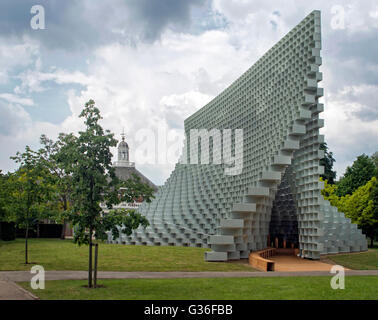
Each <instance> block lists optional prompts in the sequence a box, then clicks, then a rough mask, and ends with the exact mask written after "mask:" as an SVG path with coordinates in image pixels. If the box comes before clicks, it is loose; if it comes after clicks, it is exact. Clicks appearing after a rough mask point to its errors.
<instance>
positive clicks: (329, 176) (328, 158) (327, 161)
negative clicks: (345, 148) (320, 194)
mask: <svg viewBox="0 0 378 320" xmlns="http://www.w3.org/2000/svg"><path fill="white" fill-rule="evenodd" d="M320 150H323V151H324V158H323V159H320V165H321V166H324V174H322V175H321V177H322V178H323V179H324V180H327V181H328V183H330V184H335V182H336V171H333V170H332V168H333V164H334V163H335V162H336V160H335V159H334V158H333V152H328V146H327V143H325V142H324V143H322V144H320Z"/></svg>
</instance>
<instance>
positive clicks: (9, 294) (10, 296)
mask: <svg viewBox="0 0 378 320" xmlns="http://www.w3.org/2000/svg"><path fill="white" fill-rule="evenodd" d="M35 299H38V298H37V297H36V296H34V295H33V294H31V293H30V292H28V291H26V290H25V289H23V288H21V287H20V286H18V285H17V284H15V283H14V282H12V281H2V280H0V300H35Z"/></svg>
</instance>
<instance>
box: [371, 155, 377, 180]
mask: <svg viewBox="0 0 378 320" xmlns="http://www.w3.org/2000/svg"><path fill="white" fill-rule="evenodd" d="M371 160H373V162H374V165H375V173H374V176H375V177H377V178H378V151H377V152H375V153H374V154H373V155H372V156H371Z"/></svg>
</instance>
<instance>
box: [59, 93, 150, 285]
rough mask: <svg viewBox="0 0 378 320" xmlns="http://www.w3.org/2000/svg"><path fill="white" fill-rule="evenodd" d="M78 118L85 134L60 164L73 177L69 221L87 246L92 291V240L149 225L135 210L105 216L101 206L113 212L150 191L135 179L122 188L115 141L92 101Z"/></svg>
mask: <svg viewBox="0 0 378 320" xmlns="http://www.w3.org/2000/svg"><path fill="white" fill-rule="evenodd" d="M80 117H81V118H84V123H85V131H81V132H79V135H78V137H77V138H76V139H74V140H72V144H73V146H74V147H70V148H69V151H68V152H66V153H65V154H64V156H62V157H60V158H59V159H60V160H59V161H62V162H64V163H65V164H66V168H67V173H69V174H70V175H71V176H72V194H71V198H72V204H73V205H72V209H71V213H70V215H69V219H70V221H71V222H72V224H73V225H74V230H75V232H74V241H75V242H76V243H78V244H79V245H81V244H88V245H89V261H88V287H90V288H91V287H92V286H93V284H92V242H93V237H94V238H95V239H98V240H106V239H107V231H111V232H112V234H113V237H118V236H119V232H125V233H127V234H130V233H131V231H132V230H133V229H136V228H138V227H139V226H140V225H142V226H144V227H146V226H147V225H148V221H147V219H146V218H145V217H143V216H142V215H140V214H139V213H137V212H136V211H134V210H114V211H110V212H109V213H108V214H104V212H103V208H102V206H101V205H105V206H106V207H107V208H108V209H112V207H113V205H114V204H118V203H120V202H121V201H124V200H126V199H129V200H131V199H133V200H135V199H136V198H138V197H143V199H144V200H146V201H151V200H150V199H151V197H152V192H153V189H152V188H149V187H147V186H141V185H140V182H139V183H138V182H137V181H135V179H134V180H132V181H131V182H130V181H129V182H128V183H126V184H124V185H123V188H121V187H122V184H121V183H120V181H119V180H118V179H117V177H116V175H115V170H114V168H113V166H112V162H111V159H112V154H111V152H110V147H115V146H116V144H117V140H115V139H114V137H113V134H112V133H110V131H109V130H106V131H104V130H103V128H102V127H101V125H100V123H99V121H100V120H101V115H100V111H99V109H98V108H96V107H95V102H94V101H93V100H90V101H88V102H87V103H86V104H85V107H84V109H83V111H82V112H81V114H80Z"/></svg>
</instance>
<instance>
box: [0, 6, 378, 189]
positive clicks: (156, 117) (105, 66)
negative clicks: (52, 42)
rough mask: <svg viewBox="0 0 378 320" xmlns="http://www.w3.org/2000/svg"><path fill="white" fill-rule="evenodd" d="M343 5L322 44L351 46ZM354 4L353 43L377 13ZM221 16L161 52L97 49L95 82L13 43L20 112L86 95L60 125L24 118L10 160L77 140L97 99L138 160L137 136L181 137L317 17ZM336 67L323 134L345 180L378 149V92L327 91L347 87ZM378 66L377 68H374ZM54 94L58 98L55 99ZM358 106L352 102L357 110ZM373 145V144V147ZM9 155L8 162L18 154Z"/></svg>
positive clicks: (72, 102)
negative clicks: (337, 26)
mask: <svg viewBox="0 0 378 320" xmlns="http://www.w3.org/2000/svg"><path fill="white" fill-rule="evenodd" d="M335 3H336V2H332V1H325V0H322V1H319V3H318V5H319V8H320V9H322V10H323V38H325V41H323V43H326V44H327V35H330V34H331V35H334V34H336V35H339V36H340V37H343V36H345V34H346V33H345V32H341V31H335V30H332V29H331V27H330V19H331V17H332V14H331V10H330V9H331V6H332V5H333V4H335ZM350 3H351V5H352V7H351V8H352V9H353V10H349V7H346V9H347V17H346V23H347V24H346V25H347V27H348V28H350V31H348V34H349V36H353V32H352V31H353V30H355V31H356V30H357V31H361V30H362V29H363V32H368V30H367V29H364V26H362V25H361V21H365V19H366V17H367V16H368V14H369V12H371V8H376V7H375V6H373V5H372V3H373V2H371V1H366V2H364V3H362V2H361V1H356V0H351V1H350ZM213 9H214V10H216V11H217V13H219V14H220V15H222V16H224V17H226V19H227V22H228V25H227V27H225V28H223V29H221V30H211V31H206V32H203V33H201V34H196V35H193V34H185V33H174V32H173V31H170V30H167V31H166V32H164V33H163V34H162V35H161V39H160V41H156V42H153V43H138V44H137V45H136V46H130V45H128V44H121V43H112V44H107V45H105V46H102V47H98V48H97V49H95V50H94V51H93V55H91V56H89V57H88V58H87V59H86V61H87V62H86V66H85V68H86V69H88V73H87V74H84V73H83V72H79V71H68V69H65V68H63V67H62V66H59V61H54V68H52V67H51V66H45V65H44V63H45V61H44V60H43V57H42V56H41V55H39V53H38V47H37V46H35V45H33V44H31V42H30V41H29V42H28V41H26V40H24V43H23V44H15V46H16V47H17V48H18V49H17V50H19V51H17V50H16V49H14V48H13V47H10V50H11V51H10V52H11V53H12V52H13V53H12V54H10V55H8V56H6V55H5V53H6V50H5V49H4V50H2V49H0V58H1V57H5V58H6V59H5V60H6V61H7V62H2V59H0V67H2V66H3V65H2V63H4V68H0V70H6V71H5V75H3V74H2V73H1V72H0V81H1V79H2V77H3V78H4V77H5V78H4V79H6V78H7V77H8V74H9V72H8V71H9V70H11V69H12V68H14V66H19V65H20V66H24V70H23V71H22V72H21V73H20V74H19V75H18V78H17V79H18V80H20V81H21V83H20V85H19V86H17V87H16V88H15V90H14V93H15V94H16V95H14V96H12V97H11V98H14V99H15V97H17V98H19V99H23V100H19V101H16V100H13V102H14V103H15V102H17V103H19V104H21V102H22V101H23V102H24V103H23V104H24V105H27V104H28V103H30V102H32V100H31V99H30V100H31V101H28V100H27V99H28V98H23V97H22V96H21V94H22V93H30V95H31V97H33V94H35V93H38V92H41V91H46V90H47V89H49V83H50V82H52V83H54V84H65V85H67V84H80V85H82V86H83V89H82V90H80V91H74V90H69V91H68V92H67V105H68V107H69V109H70V111H71V115H70V116H68V117H67V118H66V119H64V120H63V121H62V122H61V123H60V124H59V125H56V126H55V125H51V124H47V123H41V122H35V121H32V120H31V119H30V117H29V118H27V119H26V118H25V121H24V122H25V129H24V131H23V135H15V136H12V137H11V139H10V140H11V141H12V145H13V146H12V154H13V153H15V152H14V148H16V147H17V148H19V149H20V150H21V149H23V147H24V145H25V144H26V141H28V143H30V142H31V139H33V141H35V143H37V142H38V137H39V135H40V134H42V133H50V134H51V135H52V137H53V136H54V135H56V134H57V133H58V132H59V131H63V132H70V131H74V132H77V131H78V130H80V129H82V127H83V125H82V122H83V121H82V119H79V118H78V116H79V114H80V112H81V109H82V107H83V106H84V104H85V102H86V101H88V100H89V99H91V98H92V99H94V100H95V101H96V104H97V106H98V107H99V108H100V110H101V113H102V116H103V118H104V119H103V121H102V123H103V126H104V127H105V128H107V129H110V130H112V132H115V133H116V134H117V135H118V134H120V133H121V132H122V129H123V128H125V132H126V139H127V140H128V143H129V145H130V148H131V154H130V156H131V160H132V161H133V160H134V159H135V158H134V155H135V150H136V148H137V147H138V144H137V142H136V141H135V133H136V132H137V131H138V130H139V129H149V130H152V131H154V132H156V131H157V130H158V128H159V127H161V126H167V128H168V129H173V128H182V127H183V121H184V119H185V118H186V117H187V116H189V115H190V114H192V113H193V112H194V111H196V110H198V109H199V108H200V107H202V106H203V105H204V104H206V103H207V102H208V101H210V100H211V98H212V97H214V96H216V95H217V94H219V93H220V92H221V91H222V90H223V89H225V88H226V87H227V86H228V85H230V84H231V83H232V81H234V80H235V79H236V78H237V77H239V76H240V75H241V74H242V73H243V72H245V71H246V70H247V69H248V68H249V67H250V66H252V65H253V63H254V62H255V61H256V60H257V59H258V58H259V57H260V56H261V55H262V54H263V53H265V51H266V50H268V49H269V48H270V47H271V46H272V45H273V44H274V43H275V42H277V41H278V40H279V39H280V38H281V37H282V36H283V35H284V34H285V33H287V32H288V31H289V30H290V29H291V28H292V27H293V26H294V25H295V24H296V23H298V22H299V21H300V20H301V19H302V18H303V16H304V14H307V13H310V12H311V11H312V9H313V4H312V3H309V2H300V3H299V2H298V1H294V0H288V1H285V2H283V1H272V0H253V1H252V0H243V1H236V0H214V2H213ZM348 10H349V11H348ZM370 18H371V20H374V19H372V17H370ZM353 19H355V22H353V21H352V20H353ZM350 21H352V22H353V23H354V24H353V23H350ZM369 26H370V25H369ZM337 32H338V33H337ZM350 34H351V35H350ZM12 48H13V49H12ZM12 50H13V51H12ZM18 52H21V54H20V53H18ZM326 54H328V55H329V56H332V55H333V57H336V58H337V57H338V56H337V54H338V53H337V52H336V51H335V52H329V51H328V52H327V51H326ZM14 57H17V59H16V58H14ZM324 61H326V59H324ZM330 61H332V60H331V59H330ZM347 63H348V67H349V68H350V70H353V68H356V67H358V66H356V61H353V60H348V61H347ZM55 66H56V67H55ZM332 67H333V66H332V64H331V65H327V69H324V70H323V71H324V78H325V82H324V84H322V85H321V86H323V87H325V89H326V90H325V91H326V94H328V95H329V97H327V99H326V104H325V110H326V112H325V113H324V117H325V119H326V128H325V129H324V130H323V131H324V132H325V134H326V141H327V142H328V144H329V146H330V149H331V151H334V153H335V157H336V160H337V163H336V168H337V169H338V173H339V174H340V173H342V172H343V171H344V169H345V166H346V165H347V164H350V163H351V161H353V160H354V158H355V156H357V155H358V154H360V153H362V152H364V151H365V150H371V149H374V147H375V146H374V145H373V144H374V141H377V140H378V139H376V138H377V129H376V128H377V127H378V126H377V122H376V121H375V120H374V121H369V122H367V121H363V120H362V119H361V117H359V116H358V112H360V111H361V110H362V109H363V107H364V106H366V105H367V103H365V102H366V101H367V100H369V99H370V100H373V101H376V98H375V95H374V94H373V93H374V90H376V87H374V88H368V89H366V88H365V89H364V88H363V87H362V86H358V85H357V86H355V87H353V88H354V89H353V90H363V92H362V91H361V92H360V91H353V90H352V89H350V88H349V89H348V90H349V91H345V90H347V88H344V89H345V90H344V91H342V90H341V89H342V88H340V86H338V87H337V88H338V89H340V90H339V91H334V92H329V91H328V90H327V88H328V85H327V83H328V84H331V83H332V84H334V83H338V82H340V79H339V78H338V75H337V73H335V72H333V69H332ZM374 67H375V66H374V65H372V66H371V68H372V69H374ZM46 70H48V72H46ZM351 77H352V75H351ZM3 81H5V80H3ZM356 88H357V89H356ZM361 88H362V89H361ZM53 90H54V89H51V94H52V95H53V94H54V91H53ZM3 95H4V94H3ZM0 97H1V96H0ZM351 97H354V100H353V101H351ZM362 97H365V98H362ZM8 98H9V96H8ZM3 99H4V96H3ZM8 101H11V100H10V99H8ZM25 102H26V103H25ZM22 110H23V109H22ZM364 110H366V108H365V109H364ZM20 113H22V111H21V109H20ZM360 115H361V114H360ZM18 130H19V129H18ZM46 131H48V132H46ZM21 132H22V130H21ZM26 134H27V136H25V135H26ZM366 136H369V137H374V138H375V139H370V141H369V140H368V139H366ZM117 137H119V136H117ZM1 139H2V140H1V141H0V144H1V145H2V146H3V145H5V144H6V143H7V142H6V141H8V140H6V138H5V137H3V138H1ZM10 140H9V141H10ZM151 148H153V145H151ZM4 150H5V151H4V152H5V153H7V152H8V154H9V152H10V149H7V148H5V149H4ZM114 151H115V150H113V154H115V152H114ZM2 157H4V156H2ZM4 161H5V160H3V158H1V159H0V163H1V167H2V168H4V167H5V168H7V167H8V162H6V161H5V162H4ZM137 167H138V164H137ZM173 167H174V166H173V164H166V165H152V166H151V165H143V166H140V169H141V170H142V172H143V173H144V174H145V175H146V176H148V177H151V179H153V181H154V182H156V183H158V184H162V183H163V182H164V181H165V179H166V178H167V177H168V175H169V173H170V172H171V170H172V169H173Z"/></svg>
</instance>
